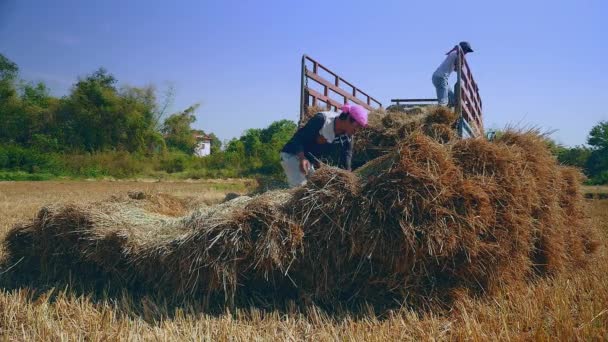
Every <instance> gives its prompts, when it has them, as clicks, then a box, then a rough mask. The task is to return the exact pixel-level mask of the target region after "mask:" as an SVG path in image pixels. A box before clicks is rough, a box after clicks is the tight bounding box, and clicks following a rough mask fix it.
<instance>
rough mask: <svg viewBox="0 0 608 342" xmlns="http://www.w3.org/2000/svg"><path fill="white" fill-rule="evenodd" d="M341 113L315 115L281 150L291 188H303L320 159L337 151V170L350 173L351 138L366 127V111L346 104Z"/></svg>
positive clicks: (330, 112)
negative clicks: (301, 186) (338, 168)
mask: <svg viewBox="0 0 608 342" xmlns="http://www.w3.org/2000/svg"><path fill="white" fill-rule="evenodd" d="M340 110H341V113H337V112H333V111H327V112H320V113H317V114H315V116H313V117H312V118H311V119H310V120H308V122H307V123H306V125H304V126H303V127H301V128H299V129H298V131H297V132H296V133H295V134H294V136H293V137H292V138H291V139H290V140H289V141H288V142H287V144H285V146H284V147H283V149H282V150H281V165H282V166H283V170H285V174H286V175H287V181H288V182H289V186H290V187H295V186H300V185H304V184H305V183H306V177H308V176H310V175H311V174H312V173H313V172H314V170H315V167H317V168H318V167H319V158H320V156H324V155H329V154H331V152H332V151H335V149H338V154H339V158H338V166H339V167H340V168H342V169H345V170H349V171H350V170H351V160H352V157H353V135H354V134H355V132H357V131H358V130H359V129H360V128H361V127H365V126H367V110H365V108H363V107H362V106H359V105H354V104H345V105H344V106H342V108H340Z"/></svg>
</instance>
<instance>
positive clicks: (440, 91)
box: [433, 75, 455, 106]
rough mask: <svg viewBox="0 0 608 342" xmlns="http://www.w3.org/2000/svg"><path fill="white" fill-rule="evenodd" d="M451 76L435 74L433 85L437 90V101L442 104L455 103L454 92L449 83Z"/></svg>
mask: <svg viewBox="0 0 608 342" xmlns="http://www.w3.org/2000/svg"><path fill="white" fill-rule="evenodd" d="M448 78H449V76H440V75H433V85H434V86H435V90H436V91H437V101H438V102H439V105H440V106H448V105H449V104H452V106H453V105H454V102H455V101H454V92H452V90H451V89H450V86H449V85H448Z"/></svg>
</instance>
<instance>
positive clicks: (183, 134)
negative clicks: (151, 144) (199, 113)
mask: <svg viewBox="0 0 608 342" xmlns="http://www.w3.org/2000/svg"><path fill="white" fill-rule="evenodd" d="M198 107H199V105H198V104H195V105H193V106H190V107H188V108H187V109H186V110H184V111H183V112H180V113H175V114H173V115H171V116H169V117H168V118H167V119H166V120H165V122H164V123H163V127H162V130H161V131H162V132H163V133H164V135H165V141H166V142H167V147H169V148H173V149H176V150H179V151H182V152H184V153H187V154H192V153H193V152H194V148H195V147H196V143H197V142H196V139H195V137H194V135H193V130H192V127H191V125H192V124H193V123H194V121H196V116H194V113H195V112H196V110H197V109H198Z"/></svg>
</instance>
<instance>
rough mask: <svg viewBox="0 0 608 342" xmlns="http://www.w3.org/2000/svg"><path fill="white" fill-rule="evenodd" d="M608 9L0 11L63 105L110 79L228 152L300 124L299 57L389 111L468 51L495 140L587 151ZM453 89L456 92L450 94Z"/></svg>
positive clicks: (381, 6) (68, 7) (13, 5)
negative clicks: (78, 85) (195, 107)
mask: <svg viewBox="0 0 608 342" xmlns="http://www.w3.org/2000/svg"><path fill="white" fill-rule="evenodd" d="M607 3H608V2H606V1H600V0H593V1H592V0H578V1H555V0H554V1H544V0H543V1H533V0H528V1H520V0H510V1H503V2H500V3H495V2H493V1H481V0H479V1H380V0H377V1H373V2H372V1H360V2H359V1H354V0H351V1H316V0H309V1H288V0H283V1H264V0H259V1H235V0H224V1H171V2H169V1H163V2H161V1H135V0H133V1H126V0H123V1H115V0H106V1H97V2H92V1H67V0H55V1H46V2H45V1H31V0H19V1H17V0H0V53H3V54H5V55H6V56H7V57H9V58H10V59H12V60H13V61H15V62H16V63H17V64H18V65H19V67H20V68H21V77H22V78H24V79H26V80H30V81H44V82H45V83H46V84H47V85H48V86H49V87H50V88H51V89H52V93H53V94H54V95H59V96H61V95H65V94H67V93H68V91H69V89H70V87H71V85H72V84H73V83H74V82H75V80H76V79H77V77H78V76H84V75H87V74H89V73H91V72H93V71H94V70H96V69H97V68H99V67H101V66H103V67H105V68H106V69H108V70H109V71H110V72H111V73H113V74H114V75H115V76H116V77H117V79H118V80H119V82H120V83H122V84H129V85H134V86H143V85H148V84H154V85H156V86H157V87H158V88H159V89H161V90H162V89H163V88H166V87H167V85H169V84H170V85H172V86H173V87H174V88H175V102H174V105H173V110H175V111H177V110H179V109H184V108H186V107H188V106H189V105H191V104H193V103H196V102H199V103H201V107H200V109H199V111H198V113H197V122H196V123H195V126H196V127H197V128H202V129H205V130H206V131H211V132H215V133H216V134H217V135H218V136H219V137H220V138H221V139H229V138H232V137H234V136H239V135H240V134H241V133H242V132H243V131H244V130H245V129H247V128H254V127H255V128H261V127H266V126H267V125H268V124H270V123H271V122H273V121H275V120H279V119H291V120H297V118H298V106H299V81H300V69H299V66H300V59H301V55H302V54H303V53H306V54H308V55H310V56H312V57H313V58H316V59H317V60H319V61H320V62H321V63H323V64H325V65H327V66H328V67H330V68H332V69H334V70H335V71H336V72H338V73H339V74H341V75H342V76H344V77H345V78H346V79H347V80H349V81H351V82H353V83H355V84H356V85H357V86H359V87H360V88H362V89H363V90H365V91H367V92H368V93H369V94H370V95H372V96H374V97H376V98H378V99H379V100H380V101H381V102H383V103H384V104H385V106H386V105H388V104H389V100H390V99H391V98H396V97H410V98H412V97H433V95H434V88H433V85H432V84H431V74H432V72H433V71H434V70H435V68H436V67H437V65H438V64H439V63H440V62H441V61H442V59H443V56H444V53H445V52H446V51H447V50H449V49H450V48H451V47H452V46H453V45H454V44H455V43H457V42H458V41H461V40H468V41H470V42H471V45H472V46H473V48H474V49H475V53H473V54H470V55H468V56H467V59H468V61H469V64H470V65H471V68H472V70H473V72H474V75H475V78H476V80H477V83H478V84H479V88H480V93H481V97H482V100H483V104H484V115H485V118H484V120H485V125H486V128H501V127H504V126H505V125H517V126H531V125H533V126H539V127H542V128H543V129H545V130H557V131H556V133H554V134H553V138H555V139H556V140H557V141H559V142H561V143H564V144H567V145H577V144H582V143H584V142H585V140H586V136H587V133H588V132H589V130H590V128H591V127H592V126H593V125H595V124H596V123H597V122H599V121H600V120H608V106H607V105H606V104H605V102H606V100H608V94H607V93H608V83H607V82H606V80H605V79H604V78H605V75H606V73H607V71H608V62H607V57H608V20H606V18H608V4H607ZM452 83H453V82H452Z"/></svg>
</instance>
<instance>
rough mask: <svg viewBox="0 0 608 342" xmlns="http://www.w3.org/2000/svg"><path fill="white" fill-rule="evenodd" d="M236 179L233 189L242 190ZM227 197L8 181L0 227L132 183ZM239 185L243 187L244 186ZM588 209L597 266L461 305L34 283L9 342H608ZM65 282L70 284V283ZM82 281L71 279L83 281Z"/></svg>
mask: <svg viewBox="0 0 608 342" xmlns="http://www.w3.org/2000/svg"><path fill="white" fill-rule="evenodd" d="M237 186H241V185H238V184H237V185H235V188H233V189H232V190H230V191H235V190H236V189H237V188H236V187H237ZM133 190H139V191H142V190H143V191H146V192H147V193H154V192H155V191H160V192H164V193H171V194H176V197H179V198H188V197H192V198H196V197H201V196H202V197H203V198H209V199H210V201H218V200H220V199H221V198H223V195H224V193H226V192H228V190H214V189H213V188H210V187H208V186H206V185H204V184H194V185H193V184H191V183H160V184H152V185H151V184H150V183H137V182H132V183H128V184H125V183H122V182H62V183H58V182H35V183H29V182H16V183H0V208H1V209H2V210H0V224H1V228H0V229H1V231H0V235H1V236H2V237H3V238H4V237H5V236H6V233H7V231H8V230H9V229H10V228H11V227H12V226H13V225H14V224H16V223H20V222H23V221H24V220H29V219H31V218H33V217H35V215H36V214H37V211H38V209H40V207H42V206H43V205H46V204H51V203H64V202H71V201H78V202H80V201H96V200H97V201H99V200H105V199H107V198H108V197H110V196H112V195H116V194H126V193H127V191H133ZM235 192H239V191H235ZM585 205H586V209H585V214H586V215H587V216H588V217H589V218H590V219H591V220H592V221H593V222H594V224H596V225H598V227H600V232H601V234H600V237H599V238H600V241H601V244H602V247H600V248H599V249H598V251H597V252H596V254H595V257H594V258H593V260H592V261H591V265H590V267H588V268H586V269H584V270H581V271H578V272H572V273H570V274H562V275H559V276H557V277H555V278H550V279H541V280H539V281H537V282H535V283H534V284H532V285H530V286H528V287H526V288H525V289H523V290H519V291H509V290H506V291H502V292H499V293H498V294H497V295H496V296H494V297H493V298H492V299H491V300H485V299H482V300H477V299H471V298H465V299H462V300H461V301H460V302H459V303H458V304H457V305H456V306H455V307H454V308H453V309H452V310H450V311H448V312H441V313H420V312H417V311H416V310H408V309H405V308H403V309H397V310H393V311H390V312H389V313H384V314H380V313H375V312H373V310H370V312H369V313H367V314H366V315H354V314H349V313H348V312H342V313H338V314H333V313H328V312H326V311H324V310H322V309H320V308H316V307H309V308H305V309H299V308H296V307H291V308H288V309H287V310H274V311H273V310H264V309H261V308H256V307H253V308H239V309H237V310H235V311H232V310H231V311H226V312H223V313H219V314H216V313H214V314H210V313H206V312H205V311H204V310H202V309H201V307H200V306H199V305H198V303H187V304H184V305H182V306H180V307H172V308H170V307H168V306H167V305H166V304H165V303H163V301H162V300H158V301H155V299H154V298H152V297H143V298H136V297H135V296H133V295H131V294H129V293H124V295H122V296H109V295H108V296H104V295H100V296H93V295H91V294H88V293H82V292H79V291H75V290H72V289H71V288H70V287H49V286H50V285H49V284H31V285H30V286H24V287H21V288H10V287H4V289H3V290H2V291H1V292H0V336H1V337H2V339H3V340H12V341H26V340H27V341H31V340H41V339H43V340H53V341H57V340H83V339H86V340H91V341H101V340H103V341H124V340H130V341H138V340H186V341H194V340H214V341H217V340H220V341H221V340H232V341H251V340H281V341H295V340H325V341H331V340H350V341H361V340H369V341H380V340H382V341H387V340H403V341H408V340H411V341H414V340H416V341H419V340H431V339H435V340H465V339H466V340H477V341H485V340H536V339H538V340H547V341H548V340H556V339H559V340H573V339H580V340H605V339H606V338H607V337H608V312H607V311H606V310H607V309H608V276H607V274H608V256H607V255H606V250H605V247H603V246H605V245H606V242H608V201H606V200H587V201H586V203H585ZM63 285H65V284H63ZM74 285H75V284H72V286H74Z"/></svg>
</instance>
